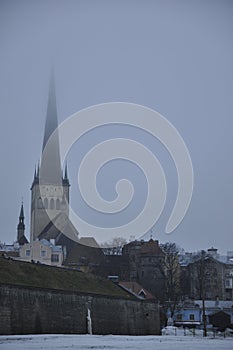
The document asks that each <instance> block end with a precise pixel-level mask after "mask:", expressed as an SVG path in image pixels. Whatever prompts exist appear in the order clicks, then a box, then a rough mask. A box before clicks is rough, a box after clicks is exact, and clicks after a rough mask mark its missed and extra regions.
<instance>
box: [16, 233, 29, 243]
mask: <svg viewBox="0 0 233 350" xmlns="http://www.w3.org/2000/svg"><path fill="white" fill-rule="evenodd" d="M18 243H19V245H24V244H27V243H28V240H27V238H26V237H25V236H24V235H23V236H21V237H20V238H19V240H18Z"/></svg>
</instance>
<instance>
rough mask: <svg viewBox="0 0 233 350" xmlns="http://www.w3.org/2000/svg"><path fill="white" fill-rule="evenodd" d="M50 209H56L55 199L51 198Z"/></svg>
mask: <svg viewBox="0 0 233 350" xmlns="http://www.w3.org/2000/svg"><path fill="white" fill-rule="evenodd" d="M50 209H52V210H53V209H54V199H53V198H52V199H50Z"/></svg>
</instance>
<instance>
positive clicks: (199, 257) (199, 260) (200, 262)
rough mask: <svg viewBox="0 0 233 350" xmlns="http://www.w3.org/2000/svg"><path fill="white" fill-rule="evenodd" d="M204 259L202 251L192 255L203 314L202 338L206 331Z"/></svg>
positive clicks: (205, 256) (204, 255)
mask: <svg viewBox="0 0 233 350" xmlns="http://www.w3.org/2000/svg"><path fill="white" fill-rule="evenodd" d="M206 259H207V253H206V252H205V251H204V250H202V251H200V252H198V253H197V254H195V255H194V263H195V268H196V274H197V288H198V293H199V298H200V300H202V313H203V336H204V337H206V336H207V329H206V312H205V291H206V288H205V279H206Z"/></svg>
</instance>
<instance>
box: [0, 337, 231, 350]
mask: <svg viewBox="0 0 233 350" xmlns="http://www.w3.org/2000/svg"><path fill="white" fill-rule="evenodd" d="M0 349H1V350H39V349H40V350H44V349H46V350H55V349H56V350H69V349H72V350H74V349H78V350H79V349H80V350H88V349H94V350H98V349H105V350H155V349H156V350H173V349H174V350H181V349H184V350H203V349H204V350H209V349H217V350H221V349H225V350H232V349H233V338H230V337H229V338H228V337H227V338H223V337H222V338H220V337H218V338H215V339H212V338H210V337H208V338H205V339H203V338H202V337H200V336H196V337H193V336H190V335H188V336H181V335H177V336H173V335H168V336H145V337H142V336H137V337H136V336H112V335H106V336H100V335H33V336H30V335H28V336H19V335H18V336H17V335H15V336H0Z"/></svg>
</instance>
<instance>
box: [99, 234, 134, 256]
mask: <svg viewBox="0 0 233 350" xmlns="http://www.w3.org/2000/svg"><path fill="white" fill-rule="evenodd" d="M127 243H128V242H127V240H126V239H125V238H123V237H114V238H113V239H112V240H110V241H108V242H105V243H102V244H101V245H100V246H101V248H102V250H103V252H104V254H105V255H121V254H122V248H123V246H124V245H125V244H127Z"/></svg>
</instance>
